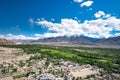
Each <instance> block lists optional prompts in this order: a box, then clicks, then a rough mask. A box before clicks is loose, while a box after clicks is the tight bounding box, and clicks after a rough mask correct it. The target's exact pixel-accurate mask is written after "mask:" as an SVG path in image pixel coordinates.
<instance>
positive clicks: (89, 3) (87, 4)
mask: <svg viewBox="0 0 120 80" xmlns="http://www.w3.org/2000/svg"><path fill="white" fill-rule="evenodd" d="M93 3H94V2H93V1H86V2H83V3H82V4H81V5H80V6H81V7H84V6H86V7H89V6H91V5H92V4H93Z"/></svg>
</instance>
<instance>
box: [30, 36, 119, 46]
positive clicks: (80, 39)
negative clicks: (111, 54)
mask: <svg viewBox="0 0 120 80" xmlns="http://www.w3.org/2000/svg"><path fill="white" fill-rule="evenodd" d="M55 42H67V43H73V44H109V45H120V36H118V37H111V38H91V37H86V36H70V37H68V36H59V37H50V38H43V39H38V40H33V41H31V43H55Z"/></svg>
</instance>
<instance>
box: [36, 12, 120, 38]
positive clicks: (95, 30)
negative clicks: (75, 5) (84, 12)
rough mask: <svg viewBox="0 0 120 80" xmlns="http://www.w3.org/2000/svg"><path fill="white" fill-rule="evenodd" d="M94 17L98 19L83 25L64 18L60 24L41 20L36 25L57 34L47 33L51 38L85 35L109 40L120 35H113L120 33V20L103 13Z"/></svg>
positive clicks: (98, 13) (86, 21)
mask: <svg viewBox="0 0 120 80" xmlns="http://www.w3.org/2000/svg"><path fill="white" fill-rule="evenodd" d="M94 17H95V18H96V19H94V20H85V21H84V22H82V23H81V22H79V21H78V20H74V19H68V18H64V19H61V22H60V23H55V22H50V21H47V20H39V21H36V24H38V25H40V26H42V27H43V28H44V27H46V28H48V30H49V31H54V32H55V33H47V34H50V36H51V37H55V36H64V35H67V36H72V35H84V36H88V37H93V38H108V37H112V36H116V35H119V34H120V33H115V34H111V33H112V31H114V30H115V31H120V19H118V18H116V17H114V16H110V14H105V13H104V12H103V11H98V12H97V13H95V14H94Z"/></svg>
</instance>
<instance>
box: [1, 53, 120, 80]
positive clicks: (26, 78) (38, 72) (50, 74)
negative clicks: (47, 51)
mask: <svg viewBox="0 0 120 80" xmlns="http://www.w3.org/2000/svg"><path fill="white" fill-rule="evenodd" d="M34 56H40V53H36V54H32V55H31V57H34ZM103 71H104V70H103V69H101V68H98V67H96V66H92V65H89V64H87V65H80V64H78V63H74V62H71V61H64V60H62V59H61V60H59V61H58V60H55V59H51V60H48V59H47V58H43V59H35V60H34V59H32V60H23V61H17V60H14V61H11V62H10V63H7V62H4V63H2V64H0V78H2V80H8V77H9V80H81V79H82V80H89V79H90V80H103V78H104V79H106V80H107V79H109V80H112V78H114V77H115V78H116V77H117V78H120V75H119V74H111V75H112V77H111V75H104V76H101V72H103ZM12 78H13V79H12ZM0 80H1V79H0Z"/></svg>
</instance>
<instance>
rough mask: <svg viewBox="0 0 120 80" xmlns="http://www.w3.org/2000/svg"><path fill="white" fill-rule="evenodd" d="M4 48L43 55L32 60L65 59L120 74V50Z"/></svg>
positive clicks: (37, 47) (42, 47) (23, 46)
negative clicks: (19, 49)
mask: <svg viewBox="0 0 120 80" xmlns="http://www.w3.org/2000/svg"><path fill="white" fill-rule="evenodd" d="M4 47H13V48H22V49H23V50H24V51H25V52H27V54H34V53H36V52H39V53H41V56H36V57H32V58H31V59H40V58H41V57H42V58H47V59H57V60H60V59H64V60H69V61H73V62H75V63H79V64H91V65H95V66H98V67H100V68H104V69H105V72H107V73H118V74H120V67H119V66H120V59H119V58H120V49H108V48H86V47H60V46H46V45H9V46H7V45H6V46H5V45H4Z"/></svg>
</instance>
